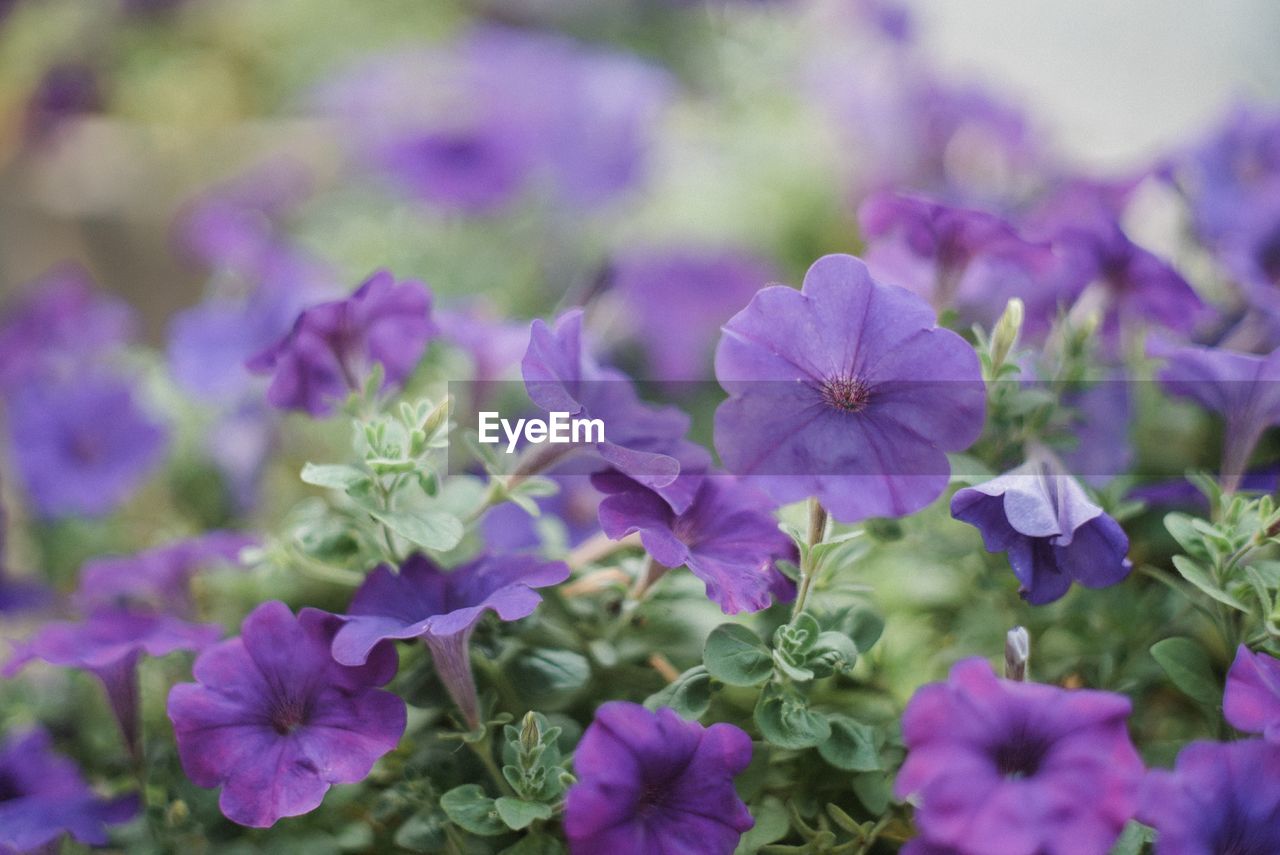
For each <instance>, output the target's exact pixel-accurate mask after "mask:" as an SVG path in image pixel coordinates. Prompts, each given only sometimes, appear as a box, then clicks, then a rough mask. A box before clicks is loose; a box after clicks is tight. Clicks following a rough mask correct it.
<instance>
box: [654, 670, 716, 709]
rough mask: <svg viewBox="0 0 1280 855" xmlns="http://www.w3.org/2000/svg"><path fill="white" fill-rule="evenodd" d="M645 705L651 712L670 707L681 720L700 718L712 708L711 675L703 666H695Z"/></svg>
mask: <svg viewBox="0 0 1280 855" xmlns="http://www.w3.org/2000/svg"><path fill="white" fill-rule="evenodd" d="M644 705H645V706H646V707H648V708H649V709H651V710H656V709H657V708H658V707H670V708H671V709H673V710H675V711H676V714H677V715H679V716H680V717H681V718H687V719H696V718H700V717H701V716H702V714H703V713H705V712H706V711H707V708H708V707H709V706H711V675H710V674H709V673H707V669H706V667H705V666H703V665H695V666H694V667H692V668H690V669H689V670H688V671H685V672H684V673H683V674H681V675H680V676H679V677H677V678H676V679H675V682H674V683H671V684H669V685H667V686H666V687H664V688H663V689H661V690H660V691H658V692H657V693H655V694H653V695H650V696H649V698H648V700H646V701H645V702H644Z"/></svg>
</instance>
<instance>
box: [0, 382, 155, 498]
mask: <svg viewBox="0 0 1280 855" xmlns="http://www.w3.org/2000/svg"><path fill="white" fill-rule="evenodd" d="M7 415H8V422H9V433H10V436H11V438H12V440H13V455H14V463H15V464H16V467H17V471H18V477H19V480H20V481H21V483H22V486H23V488H24V489H25V491H26V494H27V497H28V498H29V499H30V501H31V506H32V510H33V511H34V512H35V513H36V514H37V515H38V516H41V517H46V518H58V517H65V516H74V515H82V516H91V517H99V516H105V515H106V514H108V513H110V512H111V511H113V510H115V508H116V507H117V506H119V505H120V504H122V503H123V502H124V501H125V500H126V499H128V498H129V496H130V495H132V494H133V493H134V491H136V490H137V489H138V487H139V486H141V484H142V482H143V481H144V480H146V478H147V477H148V476H149V475H150V474H151V472H152V470H153V469H155V467H156V466H157V465H158V464H159V463H160V462H161V458H162V455H163V452H164V448H165V444H166V440H167V432H166V431H165V429H164V428H163V427H162V426H161V425H159V424H158V423H156V422H155V421H153V420H152V419H151V417H150V416H148V415H147V414H146V413H144V412H143V411H142V409H141V408H140V407H139V406H138V403H137V401H136V400H135V396H134V392H133V390H132V389H131V388H130V386H129V384H128V383H126V382H125V381H123V380H119V379H117V378H114V377H104V376H88V377H85V378H83V379H76V380H64V381H61V382H58V383H49V384H37V385H32V386H28V387H25V388H24V389H22V390H21V391H19V392H17V393H15V394H14V395H13V396H12V397H11V398H10V399H9V407H8V413H7Z"/></svg>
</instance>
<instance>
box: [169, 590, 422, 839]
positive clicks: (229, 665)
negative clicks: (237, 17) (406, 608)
mask: <svg viewBox="0 0 1280 855" xmlns="http://www.w3.org/2000/svg"><path fill="white" fill-rule="evenodd" d="M336 629H337V621H336V620H335V619H334V617H333V616H332V615H328V614H325V613H324V612H320V611H317V610H315V609H303V610H302V611H301V612H300V613H299V614H298V616H297V617H296V618H295V617H294V615H293V613H292V612H290V611H289V607H288V606H286V605H285V604H284V603H281V602H279V601H274V600H273V601H270V602H266V603H263V604H262V605H260V606H258V607H257V608H256V609H254V610H253V612H251V613H250V614H249V616H248V617H247V618H245V620H244V623H243V624H242V626H241V634H240V636H239V637H238V638H232V639H228V640H227V641H224V642H221V643H220V644H217V645H215V646H213V647H211V648H209V649H208V650H206V651H204V652H203V653H201V654H200V656H199V657H198V658H197V659H196V663H195V670H194V675H195V679H196V682H195V683H180V684H178V685H176V686H174V687H173V689H172V690H171V691H170V692H169V719H170V720H171V721H172V722H173V730H174V736H175V737H176V739H177V742H178V755H179V757H180V758H181V759H182V768H183V770H184V771H185V772H186V773H187V777H189V778H191V780H192V781H194V782H195V783H196V784H197V785H198V786H201V787H222V794H221V795H220V797H219V799H218V805H219V807H221V808H222V812H223V814H225V815H226V817H227V818H228V819H230V820H232V821H233V822H238V823H240V824H241V825H248V826H253V827H255V828H265V827H268V826H270V825H273V824H274V823H275V822H276V820H278V819H280V818H281V817H285V816H297V815H299V814H304V813H307V812H308V811H311V810H314V809H315V808H316V807H317V806H319V804H320V802H321V801H322V800H323V799H324V794H325V793H326V792H328V790H329V787H330V785H332V784H344V783H353V782H356V781H360V780H363V779H364V777H365V776H366V775H368V774H369V770H370V769H372V768H373V764H374V763H375V762H376V761H377V760H378V758H379V757H381V756H382V755H384V754H386V753H387V752H388V751H391V750H392V749H394V748H395V747H396V745H397V744H398V743H399V741H400V737H401V736H402V735H403V734H404V728H405V715H406V712H405V705H404V701H402V700H400V698H398V697H396V696H395V695H393V694H391V693H390V692H385V691H381V690H379V689H378V687H379V686H382V685H385V684H386V683H387V682H388V681H389V680H390V679H391V678H392V677H393V676H395V672H396V652H395V650H394V648H392V646H391V645H389V644H383V645H379V646H377V647H376V649H373V650H372V651H370V654H369V656H368V658H367V661H366V662H365V663H364V664H362V665H361V666H360V667H356V668H352V667H347V666H345V665H340V664H338V663H337V662H335V661H333V657H332V656H331V655H330V654H329V645H330V644H331V643H332V639H333V634H334V632H335V630H336Z"/></svg>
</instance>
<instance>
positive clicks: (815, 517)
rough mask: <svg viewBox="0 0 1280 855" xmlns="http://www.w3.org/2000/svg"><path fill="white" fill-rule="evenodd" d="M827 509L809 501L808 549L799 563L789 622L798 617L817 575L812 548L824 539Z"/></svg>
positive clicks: (814, 500) (818, 503)
mask: <svg viewBox="0 0 1280 855" xmlns="http://www.w3.org/2000/svg"><path fill="white" fill-rule="evenodd" d="M826 532H827V509H826V508H824V507H822V503H821V502H819V501H818V500H817V499H815V498H812V497H810V499H809V531H808V534H807V537H806V543H807V546H808V548H807V549H805V551H804V557H803V558H802V559H801V561H800V586H799V588H798V589H797V590H796V602H795V605H794V606H792V608H791V620H793V621H794V620H795V619H796V618H798V617H800V614H801V613H802V612H803V611H804V606H805V603H806V602H807V601H808V599H809V589H810V588H811V587H812V586H813V577H814V576H815V575H816V574H817V570H818V567H817V562H815V561H814V560H813V548H814V547H815V546H817V545H818V544H819V543H822V539H823V538H824V537H826Z"/></svg>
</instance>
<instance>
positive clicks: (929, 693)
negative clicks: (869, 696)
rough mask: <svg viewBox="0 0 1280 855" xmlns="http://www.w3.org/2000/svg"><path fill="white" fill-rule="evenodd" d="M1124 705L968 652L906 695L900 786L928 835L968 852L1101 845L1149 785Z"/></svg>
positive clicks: (1076, 849) (1008, 853) (1051, 851)
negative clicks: (1017, 675) (995, 665)
mask: <svg viewBox="0 0 1280 855" xmlns="http://www.w3.org/2000/svg"><path fill="white" fill-rule="evenodd" d="M1129 711H1130V703H1129V701H1128V699H1127V698H1125V697H1124V696H1123V695H1118V694H1113V693H1111V692H1098V691H1088V690H1076V691H1069V690H1066V689H1060V688H1058V687H1056V686H1046V685H1041V684H1037V683H1021V682H1014V681H1010V680H1001V679H998V678H997V677H996V675H995V674H994V673H993V672H992V670H991V666H990V665H988V664H987V663H986V662H985V661H983V660H981V659H966V660H964V661H962V662H958V663H957V664H956V665H955V666H954V667H953V668H952V669H951V674H950V677H949V678H948V679H947V681H946V682H945V683H933V684H930V685H928V686H924V687H923V688H921V689H920V690H918V691H917V692H916V694H915V696H914V697H912V699H911V701H910V703H908V704H907V709H906V712H905V713H904V714H903V718H902V735H903V740H904V741H905V743H906V746H907V759H906V762H905V763H904V764H903V766H902V770H901V771H900V772H899V773H898V779H897V781H896V782H895V784H894V791H895V793H896V794H897V796H898V797H899V798H908V797H914V798H916V799H918V807H917V809H916V825H917V826H918V827H919V828H920V831H921V833H922V835H923V836H924V838H925V839H926V840H928V841H929V842H930V843H933V844H935V845H936V846H938V847H952V848H954V849H955V850H957V851H959V852H963V853H965V855H1030V854H1031V853H1037V855H1066V853H1080V852H1097V853H1102V852H1106V851H1108V849H1109V848H1110V846H1111V844H1112V843H1113V842H1114V841H1115V839H1116V837H1118V836H1119V834H1120V830H1121V829H1122V828H1123V827H1124V824H1125V822H1126V821H1127V820H1128V819H1129V818H1130V817H1131V816H1132V815H1133V812H1134V809H1135V808H1136V806H1137V800H1138V793H1139V788H1140V786H1141V784H1142V774H1143V767H1142V761H1141V759H1139V757H1138V753H1137V751H1135V750H1134V747H1133V744H1132V742H1130V740H1129V733H1128V731H1127V729H1126V727H1125V721H1126V719H1127V718H1128V716H1129ZM924 851H929V850H927V849H926V850H924ZM944 851H945V850H944Z"/></svg>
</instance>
